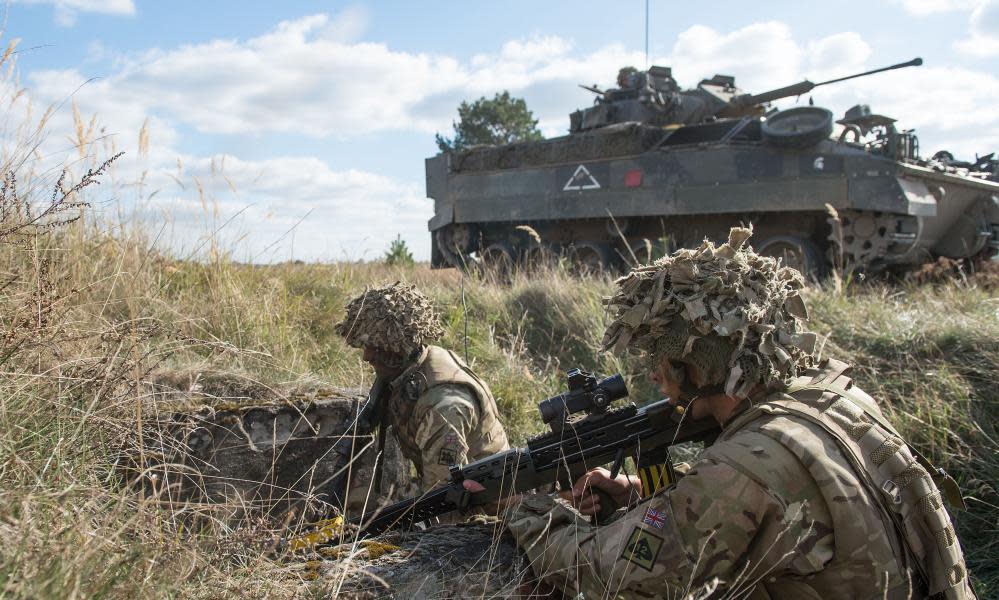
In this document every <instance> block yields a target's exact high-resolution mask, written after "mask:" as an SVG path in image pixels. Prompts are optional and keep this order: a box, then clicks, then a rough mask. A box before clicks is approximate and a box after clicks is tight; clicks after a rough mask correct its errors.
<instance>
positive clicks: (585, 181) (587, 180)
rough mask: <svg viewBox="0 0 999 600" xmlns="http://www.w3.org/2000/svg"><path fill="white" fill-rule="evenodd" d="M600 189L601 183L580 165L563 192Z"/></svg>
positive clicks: (566, 183)
mask: <svg viewBox="0 0 999 600" xmlns="http://www.w3.org/2000/svg"><path fill="white" fill-rule="evenodd" d="M598 189H600V182H599V181H597V179H596V178H595V177H594V176H593V174H591V173H590V170H589V169H587V168H586V166H584V165H579V166H578V167H576V171H575V172H574V173H573V174H572V177H570V178H569V181H566V182H565V187H563V188H562V191H563V192H571V191H576V190H598Z"/></svg>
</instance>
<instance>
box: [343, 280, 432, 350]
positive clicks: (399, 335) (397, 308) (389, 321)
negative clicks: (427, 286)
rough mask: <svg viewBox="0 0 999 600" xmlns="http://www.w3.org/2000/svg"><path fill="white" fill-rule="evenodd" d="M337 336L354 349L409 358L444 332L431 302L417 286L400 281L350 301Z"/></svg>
mask: <svg viewBox="0 0 999 600" xmlns="http://www.w3.org/2000/svg"><path fill="white" fill-rule="evenodd" d="M336 332H337V333H338V334H340V335H341V336H343V338H344V339H345V340H346V341H347V343H348V344H350V345H351V346H353V347H355V348H362V347H366V346H367V347H372V348H377V349H379V350H385V351H389V352H394V353H397V354H402V355H403V356H408V355H409V354H411V353H412V352H413V351H414V350H416V349H418V348H420V347H422V346H423V344H424V342H426V341H428V340H435V339H437V338H439V337H440V336H441V335H443V333H444V330H443V328H442V327H441V325H440V323H439V322H438V319H437V315H436V314H435V313H434V309H433V306H431V304H430V300H429V299H428V298H427V297H426V296H424V295H423V294H421V293H420V291H419V290H417V289H416V287H415V286H412V285H406V284H404V283H401V282H398V281H397V282H395V283H393V284H392V285H387V286H384V287H380V288H375V289H369V290H366V291H365V292H364V293H363V294H361V295H360V296H357V297H356V298H354V299H353V300H351V301H350V303H349V304H348V305H347V314H346V316H344V319H343V321H341V322H340V323H338V324H337V325H336Z"/></svg>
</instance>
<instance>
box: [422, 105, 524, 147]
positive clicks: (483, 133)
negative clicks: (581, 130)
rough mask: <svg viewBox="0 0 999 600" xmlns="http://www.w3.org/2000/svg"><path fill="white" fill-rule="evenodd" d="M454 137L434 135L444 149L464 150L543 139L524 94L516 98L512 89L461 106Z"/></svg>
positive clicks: (454, 123) (438, 144) (453, 123)
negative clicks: (486, 145)
mask: <svg viewBox="0 0 999 600" xmlns="http://www.w3.org/2000/svg"><path fill="white" fill-rule="evenodd" d="M452 126H453V127H454V137H453V138H450V139H448V138H445V137H444V136H442V135H441V134H439V133H438V134H437V135H436V136H435V138H436V140H437V146H438V147H439V148H440V149H441V152H453V151H455V150H464V149H465V148H468V147H469V146H474V145H476V144H509V143H512V142H527V141H535V140H540V139H543V137H542V135H541V132H540V131H538V120H537V119H535V118H534V115H533V114H532V113H531V111H529V110H528V109H527V103H526V102H524V99H523V98H513V97H511V96H510V92H507V91H505V90H504V91H503V92H502V93H500V94H496V97H494V98H493V99H492V100H490V99H488V98H486V97H485V96H483V97H481V98H479V99H478V100H476V101H475V102H472V103H471V104H469V103H468V102H462V103H461V105H460V106H458V121H457V122H452Z"/></svg>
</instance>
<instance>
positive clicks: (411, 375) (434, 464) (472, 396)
mask: <svg viewBox="0 0 999 600" xmlns="http://www.w3.org/2000/svg"><path fill="white" fill-rule="evenodd" d="M389 388H390V392H389V394H390V395H389V400H388V414H389V418H390V419H391V421H390V422H391V424H392V429H393V430H394V431H395V433H396V436H397V438H398V440H399V445H400V446H401V447H402V453H403V454H404V455H405V456H406V457H407V458H408V459H410V460H412V461H413V464H414V465H416V471H417V474H418V475H419V479H420V487H421V488H423V490H424V491H425V490H427V489H430V488H431V487H433V486H434V485H436V484H437V483H439V482H441V481H444V480H446V479H448V477H449V472H448V467H449V466H450V465H452V464H457V465H463V464H467V463H469V462H471V461H473V460H477V459H479V458H484V457H486V456H489V455H491V454H495V453H497V452H500V451H501V450H506V449H508V448H509V447H510V444H509V443H508V442H507V439H506V432H505V431H504V430H503V425H502V424H501V423H500V421H499V412H498V410H497V408H496V401H495V400H494V399H493V396H492V394H491V393H490V392H489V388H488V387H487V386H486V384H485V383H484V382H483V381H482V380H480V379H479V378H478V377H477V376H476V375H475V374H474V373H472V370H471V369H469V368H468V367H467V366H466V365H465V363H464V362H462V360H461V359H460V358H458V357H457V356H456V355H455V354H454V353H453V352H450V351H448V350H445V349H443V348H440V347H438V346H427V347H426V348H425V349H424V350H423V352H422V353H421V354H420V357H419V358H418V359H417V360H416V361H415V362H414V363H413V364H412V365H411V366H410V367H409V368H407V369H406V371H404V372H403V373H402V374H401V375H399V377H397V378H396V379H395V380H393V381H392V382H391V384H389Z"/></svg>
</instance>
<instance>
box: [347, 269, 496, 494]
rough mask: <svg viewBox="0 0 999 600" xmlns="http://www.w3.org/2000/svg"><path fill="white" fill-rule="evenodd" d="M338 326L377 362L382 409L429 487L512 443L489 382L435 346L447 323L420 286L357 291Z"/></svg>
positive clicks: (421, 480) (369, 359)
mask: <svg viewBox="0 0 999 600" xmlns="http://www.w3.org/2000/svg"><path fill="white" fill-rule="evenodd" d="M336 332H337V333H338V334H339V335H341V336H343V338H344V339H345V340H346V341H347V343H348V344H350V345H351V346H353V347H355V348H362V349H363V351H364V360H365V361H366V362H368V363H369V364H370V365H371V366H372V367H373V368H374V370H375V376H376V380H375V384H374V386H373V388H374V389H381V390H383V391H382V397H381V398H380V399H378V402H379V413H380V415H381V418H384V421H383V422H384V423H386V424H387V425H390V426H391V428H392V430H393V431H394V433H395V436H396V438H397V439H398V440H399V445H400V447H401V449H402V453H403V455H404V456H405V457H406V458H408V459H409V460H411V461H413V463H414V464H415V465H416V472H417V475H418V478H419V479H418V481H417V483H418V485H419V487H420V488H421V491H426V490H428V489H430V488H432V487H433V486H434V485H436V484H438V483H440V482H441V481H443V480H446V479H447V478H448V474H449V472H448V467H449V466H450V465H452V464H458V465H462V464H466V463H468V462H469V461H471V460H475V459H478V458H481V457H483V456H488V455H490V454H494V453H496V452H499V451H501V450H506V449H507V448H509V447H510V445H509V443H507V438H506V432H505V431H504V429H503V425H502V424H501V423H500V421H499V411H498V410H497V408H496V401H495V400H494V399H493V396H492V394H491V393H490V391H489V387H488V386H487V385H486V384H485V382H483V381H482V380H481V379H479V378H478V377H477V376H476V375H475V373H473V372H472V370H471V369H470V368H469V367H468V366H467V365H466V364H465V363H464V362H463V361H462V360H461V359H460V358H458V356H457V355H455V353H454V352H451V351H449V350H445V349H444V348H441V347H439V346H433V345H427V343H426V342H429V341H432V340H435V339H437V338H438V337H440V335H441V334H442V333H443V329H442V328H441V326H440V324H439V322H438V318H437V315H436V314H435V313H434V310H433V308H432V306H431V305H430V301H429V300H428V299H427V297H426V296H424V295H423V294H422V293H420V292H419V290H417V289H416V288H415V287H414V286H411V285H406V284H403V283H399V282H396V283H394V284H392V285H388V286H385V287H381V288H376V289H371V290H368V291H366V292H364V293H363V294H361V295H360V296H357V297H356V298H354V299H353V300H351V302H350V303H349V304H348V305H347V314H346V316H345V317H344V319H343V321H341V322H340V323H339V324H337V326H336ZM365 483H367V482H365Z"/></svg>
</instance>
